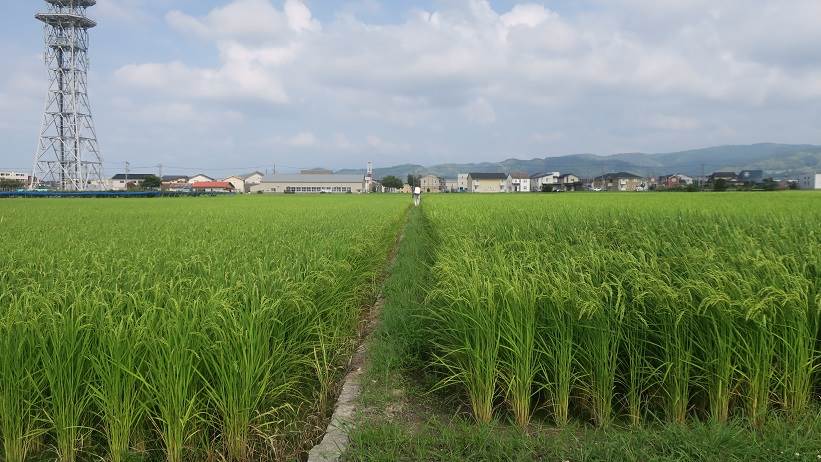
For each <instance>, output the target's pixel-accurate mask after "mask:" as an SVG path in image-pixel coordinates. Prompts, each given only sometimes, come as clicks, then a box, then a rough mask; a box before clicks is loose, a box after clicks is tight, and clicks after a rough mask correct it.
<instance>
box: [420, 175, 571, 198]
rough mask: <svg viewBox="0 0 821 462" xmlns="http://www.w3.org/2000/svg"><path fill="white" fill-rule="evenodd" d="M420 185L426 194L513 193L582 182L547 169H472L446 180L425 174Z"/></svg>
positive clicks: (558, 188) (568, 186)
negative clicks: (539, 171)
mask: <svg viewBox="0 0 821 462" xmlns="http://www.w3.org/2000/svg"><path fill="white" fill-rule="evenodd" d="M419 186H420V187H421V188H422V192H426V193H441V192H472V193H503V192H511V193H512V192H531V191H544V190H576V189H580V188H581V186H582V182H581V179H580V178H579V177H578V176H576V175H573V174H572V173H565V174H562V173H560V172H546V173H538V174H536V175H528V174H527V173H523V172H513V173H493V172H490V173H488V172H472V173H460V174H459V175H457V177H456V178H454V179H446V178H442V177H439V176H436V175H425V176H423V177H421V178H420V179H419Z"/></svg>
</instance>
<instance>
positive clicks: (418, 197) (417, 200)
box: [413, 186, 422, 207]
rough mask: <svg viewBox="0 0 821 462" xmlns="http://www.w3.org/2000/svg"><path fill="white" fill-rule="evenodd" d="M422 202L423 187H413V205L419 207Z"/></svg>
mask: <svg viewBox="0 0 821 462" xmlns="http://www.w3.org/2000/svg"><path fill="white" fill-rule="evenodd" d="M421 203H422V188H420V187H419V186H416V187H415V188H413V205H414V206H416V207H419V204H421Z"/></svg>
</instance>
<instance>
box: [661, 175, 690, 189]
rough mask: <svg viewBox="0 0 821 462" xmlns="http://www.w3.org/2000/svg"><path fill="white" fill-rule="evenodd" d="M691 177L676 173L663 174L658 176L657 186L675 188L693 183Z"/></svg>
mask: <svg viewBox="0 0 821 462" xmlns="http://www.w3.org/2000/svg"><path fill="white" fill-rule="evenodd" d="M694 181H695V180H694V179H693V177H690V176H687V175H682V174H681V173H676V174H674V175H664V176H660V177H659V178H658V186H659V187H661V188H664V189H676V188H681V187H684V186H687V185H691V184H693V182H694Z"/></svg>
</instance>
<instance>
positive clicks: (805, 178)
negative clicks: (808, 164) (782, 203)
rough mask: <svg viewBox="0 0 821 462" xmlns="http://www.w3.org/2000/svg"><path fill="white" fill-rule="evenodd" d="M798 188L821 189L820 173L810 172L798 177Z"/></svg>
mask: <svg viewBox="0 0 821 462" xmlns="http://www.w3.org/2000/svg"><path fill="white" fill-rule="evenodd" d="M798 187H799V188H800V189H821V173H810V174H808V175H801V176H800V177H798Z"/></svg>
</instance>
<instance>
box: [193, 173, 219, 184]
mask: <svg viewBox="0 0 821 462" xmlns="http://www.w3.org/2000/svg"><path fill="white" fill-rule="evenodd" d="M208 181H216V180H214V179H213V178H211V177H210V176H208V175H203V174H202V173H199V174H197V175H194V176H192V177H190V178H188V183H190V184H194V183H205V182H208Z"/></svg>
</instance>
